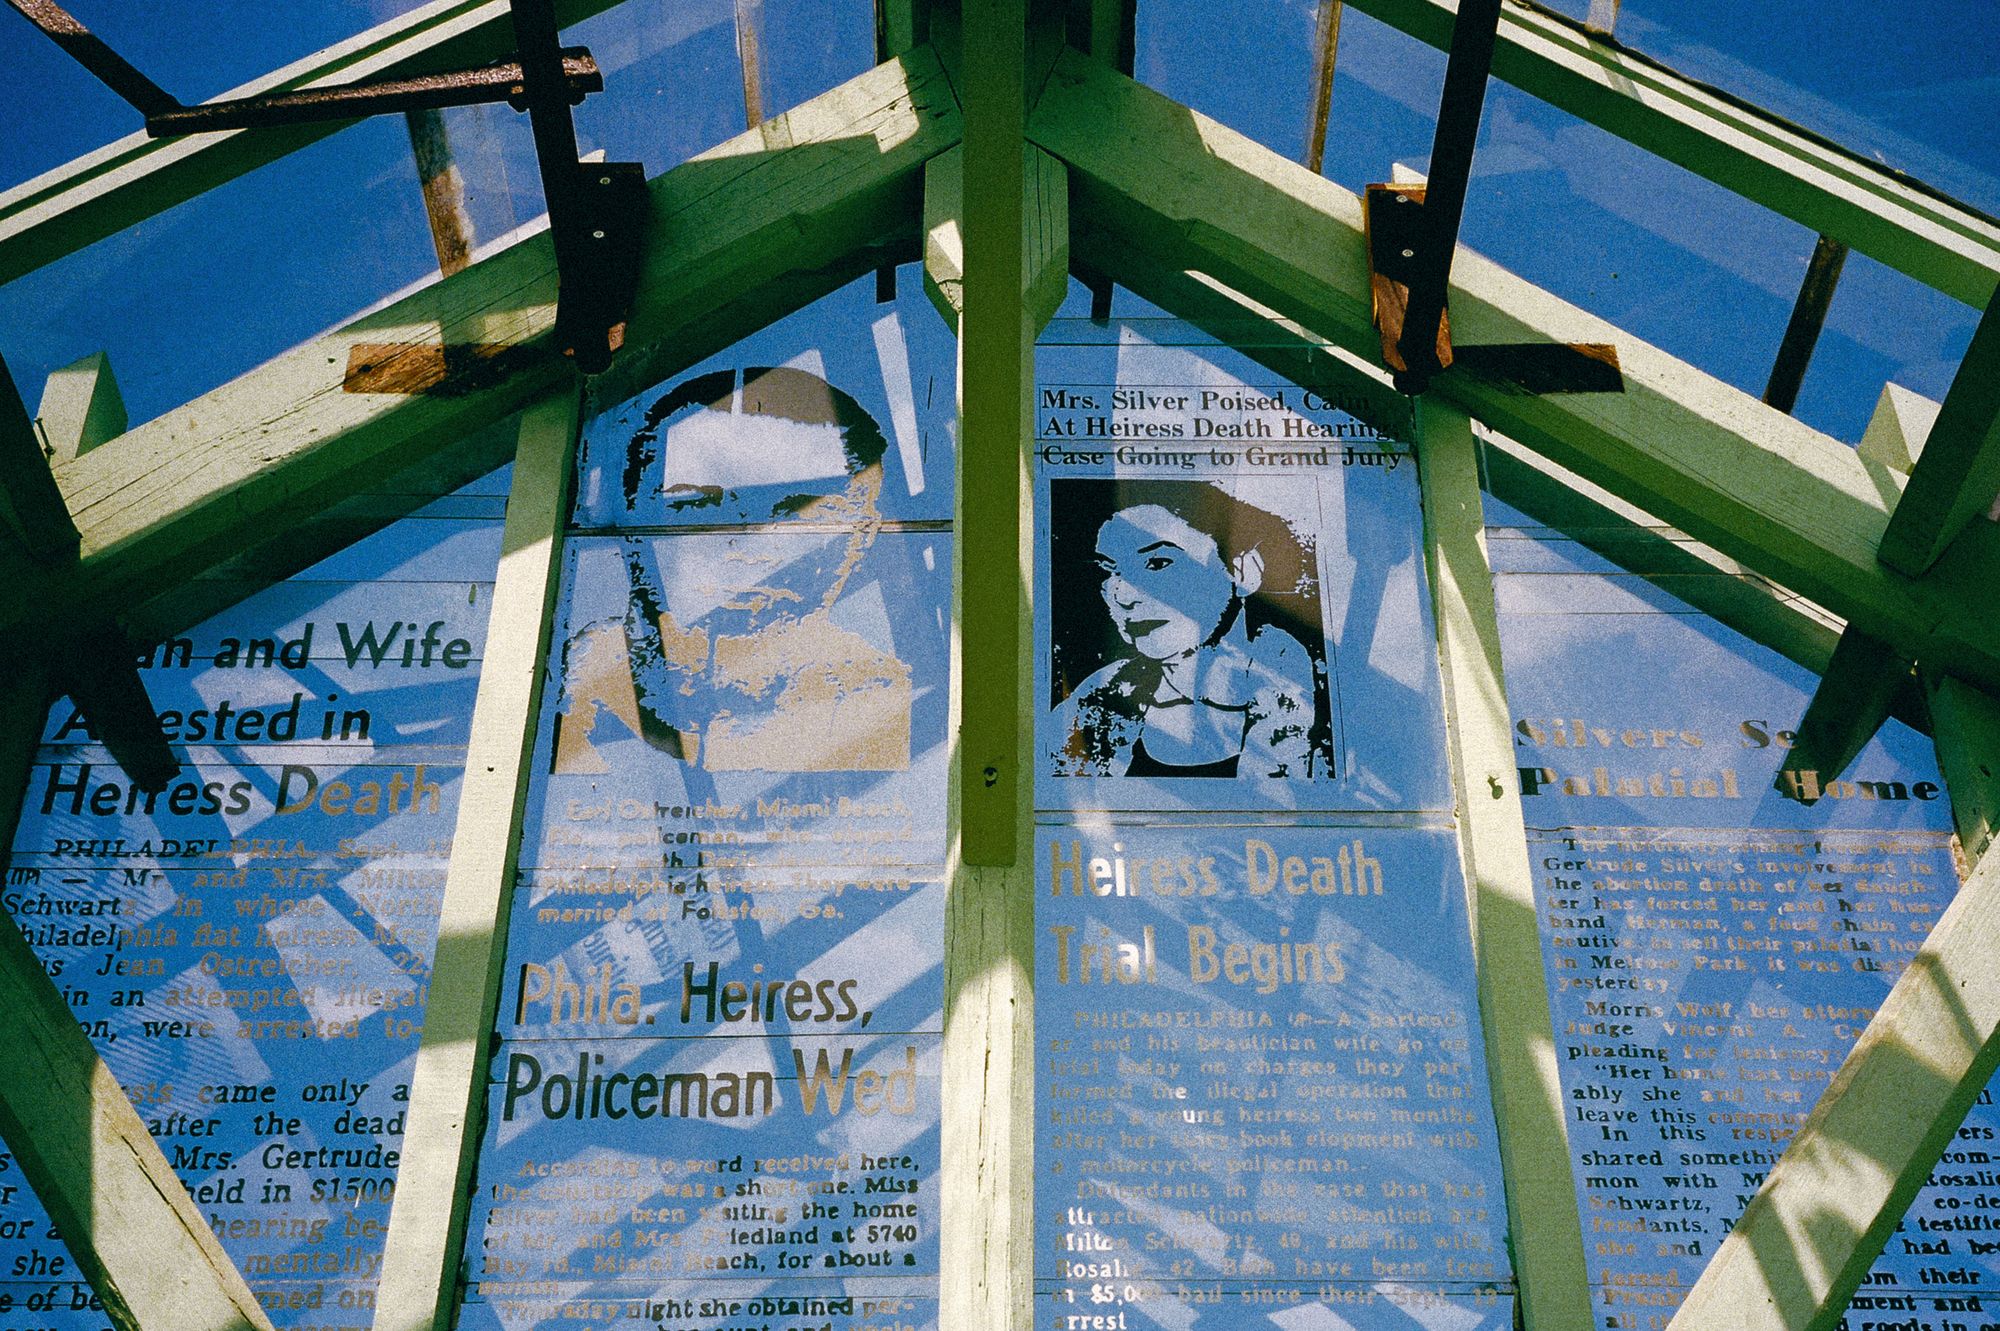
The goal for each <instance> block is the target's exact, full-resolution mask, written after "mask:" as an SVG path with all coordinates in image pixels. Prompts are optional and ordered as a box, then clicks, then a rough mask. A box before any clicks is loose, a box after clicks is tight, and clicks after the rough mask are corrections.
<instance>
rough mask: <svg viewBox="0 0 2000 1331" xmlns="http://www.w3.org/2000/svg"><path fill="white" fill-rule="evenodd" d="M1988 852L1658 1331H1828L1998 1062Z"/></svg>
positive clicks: (1994, 861)
mask: <svg viewBox="0 0 2000 1331" xmlns="http://www.w3.org/2000/svg"><path fill="white" fill-rule="evenodd" d="M1996 954H2000V856H1994V855H1988V856H1986V857H1984V858H1983V859H1981V860H1980V862H1979V865H1978V867H1977V868H1975V869H1974V870H1973V872H1972V876H1971V877H1970V878H1969V879H1967V880H1966V882H1965V884H1964V885H1963V886H1962V887H1960V888H1959V890H1958V896H1957V897H1956V898H1955V899H1954V900H1953V901H1952V903H1951V905H1950V906H1948V907H1947V908H1946V909H1945V912H1944V914H1943V915H1942V916H1940V917H1939V919H1938V922H1937V924H1936V926H1935V927H1933V928H1932V930H1931V933H1930V937H1929V938H1928V939H1926V940H1925V942H1924V946H1923V950H1922V951H1920V952H1919V953H1918V954H1917V955H1916V957H1915V958H1914V959H1913V960H1912V961H1911V963H1910V967H1909V969H1908V970H1906V971H1905V972H1904V973H1903V974H1902V975H1901V976H1900V977H1899V978H1898V979H1897V981H1896V984H1895V987H1894V988H1893V989H1891V990H1890V991H1889V996H1888V997H1887V998H1886V999H1884V1000H1883V1003H1882V1006H1881V1007H1880V1008H1879V1009H1877V1011H1876V1013H1875V1017H1874V1019H1873V1020H1872V1021H1870V1022H1869V1023H1868V1027H1867V1029H1866V1030H1864V1031H1863V1032H1862V1033H1861V1038H1860V1039H1859V1040H1858V1041H1856V1042H1855V1045H1854V1048H1853V1049H1852V1050H1850V1051H1849V1053H1848V1055H1847V1058H1846V1061H1844V1062H1843V1063H1842V1064H1841V1065H1840V1070H1839V1071H1838V1072H1836V1073H1835V1074H1834V1077H1833V1080H1832V1081H1831V1082H1829V1083H1828V1084H1827V1088H1826V1091H1825V1093H1824V1094H1822V1095H1821V1096H1820V1099H1819V1102H1818V1103H1817V1104H1816V1105H1814V1106H1813V1110H1812V1112H1811V1113H1810V1114H1809V1115H1807V1117H1806V1121H1805V1123H1804V1124H1803V1125H1802V1126H1801V1127H1800V1128H1799V1131H1798V1135H1797V1136H1795V1137H1793V1138H1792V1140H1791V1142H1790V1144H1789V1145H1787V1146H1786V1147H1785V1153H1784V1155H1783V1156H1781V1157H1779V1159H1778V1162H1777V1164H1776V1165H1774V1166H1772V1169H1771V1172H1770V1174H1769V1176H1768V1177H1767V1178H1766V1179H1765V1180H1764V1186H1763V1187H1762V1188H1760V1189H1758V1192H1757V1195H1756V1197H1755V1198H1753V1199H1752V1200H1751V1202H1750V1205H1749V1206H1748V1207H1746V1208H1745V1209H1744V1212H1743V1217H1742V1219H1740V1220H1738V1221H1737V1222H1736V1227H1735V1228H1734V1229H1733V1230H1731V1231H1730V1234H1729V1237H1728V1238H1726V1239H1724V1240H1723V1242H1722V1245H1721V1246H1720V1247H1719V1248H1718V1249H1717V1250H1716V1253H1715V1256H1714V1257H1713V1258H1712V1259H1710V1261H1709V1264H1708V1267H1707V1268H1706V1269H1705V1270H1704V1271H1703V1272H1702V1275H1701V1279H1700V1280H1698V1281H1696V1282H1695V1286H1694V1288H1693V1289H1692V1290H1691V1291H1689V1293H1688V1297H1687V1300H1686V1302H1684V1303H1682V1304H1681V1307H1680V1311H1679V1312H1677V1313H1676V1314H1675V1315H1674V1319H1673V1321H1672V1323H1670V1331H1709V1329H1710V1328H1716V1327H1728V1328H1730V1329H1731V1331H1832V1329H1833V1328H1835V1327H1837V1326H1839V1325H1840V1324H1841V1319H1842V1316H1843V1314H1844V1312H1845V1310H1846V1308H1847V1301H1848V1299H1850V1298H1851V1297H1852V1296H1853V1294H1854V1292H1855V1290H1856V1289H1857V1288H1858V1287H1859V1286H1860V1284H1861V1281H1862V1280H1863V1278H1864V1277H1866V1275H1867V1273H1868V1268H1869V1267H1870V1266H1872V1265H1873V1264H1874V1262H1875V1259H1876V1258H1877V1257H1878V1256H1879V1255H1880V1254H1881V1251H1882V1246H1883V1244H1884V1243H1885V1242H1886V1241H1887V1240H1888V1238H1889V1237H1890V1235H1891V1234H1893V1233H1894V1232H1895V1229H1896V1226H1897V1224H1898V1222H1900V1221H1901V1220H1902V1218H1903V1213H1904V1212H1905V1211H1906V1210H1907V1209H1908V1208H1909V1205H1910V1202H1911V1199H1913V1198H1914V1197H1915V1196H1916V1195H1917V1190H1918V1189H1919V1188H1921V1187H1922V1186H1923V1185H1924V1181H1925V1180H1926V1179H1927V1178H1929V1177H1930V1173H1931V1170H1932V1169H1933V1168H1935V1167H1936V1165H1937V1162H1938V1157H1939V1156H1940V1155H1941V1154H1942V1153H1943V1152H1944V1150H1945V1148H1946V1147H1947V1146H1949V1145H1950V1144H1951V1142H1952V1139H1953V1137H1954V1135H1955V1134H1956V1133H1957V1131H1958V1126H1959V1123H1960V1121H1961V1120H1963V1119H1964V1117H1965V1114H1966V1111H1967V1110H1968V1109H1970V1108H1971V1106H1972V1102H1973V1100H1974V1099H1975V1098H1976V1097H1977V1096H1978V1094H1979V1092H1980V1091H1982V1090H1984V1089H1985V1088H1986V1084H1987V1081H1988V1080H1989V1079H1990V1078H1991V1077H1992V1075H1993V1072H1994V1069H1995V1067H1996V1065H2000V1038H1996V1031H2000V967H1996V966H1994V964H1993V958H1994V956H1995V955H1996Z"/></svg>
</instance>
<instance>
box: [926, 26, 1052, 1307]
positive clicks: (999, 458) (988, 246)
mask: <svg viewBox="0 0 2000 1331" xmlns="http://www.w3.org/2000/svg"><path fill="white" fill-rule="evenodd" d="M1028 10H1029V5H1028V3H1027V0H965V3H964V4H963V6H962V19H963V25H964V26H963V32H962V41H963V44H964V45H963V49H964V51H965V52H967V53H976V56H975V57H974V58H971V59H967V60H966V61H965V62H964V65H963V74H962V75H961V80H962V81H961V83H960V88H961V90H962V94H963V99H964V105H965V190H964V217H965V222H964V245H965V267H964V290H963V294H964V307H963V308H964V317H963V318H962V319H961V320H960V333H959V375H958V389H959V445H958V483H957V486H956V488H955V491H954V498H953V515H954V518H955V520H956V536H955V539H954V540H953V543H952V583H953V588H952V590H953V596H952V606H953V617H954V621H955V627H956V630H957V631H956V632H954V633H953V634H952V682H953V688H952V696H951V705H952V709H953V721H954V722H955V724H954V726H953V733H954V735H955V737H956V745H957V753H956V754H955V755H954V761H953V762H952V764H951V776H950V796H951V805H950V807H951V814H952V823H951V826H952V829H953V832H954V836H953V838H952V841H951V857H952V862H951V865H950V874H951V879H950V887H949V892H948V895H947V897H946V904H945V974H944V981H945V1043H944V1067H943V1098H944V1103H943V1118H942V1122H941V1125H940V1129H939V1140H940V1143H941V1146H942V1151H943V1165H942V1171H941V1182H940V1190H941V1191H942V1193H943V1213H942V1223H941V1227H940V1230H939V1235H938V1255H939V1262H940V1269H941V1270H942V1272H943V1275H944V1279H943V1281H942V1283H941V1288H940V1290H939V1295H940V1300H939V1307H938V1324H939V1325H940V1326H948V1327H992V1328H1001V1327H1028V1326H1032V1325H1033V1324H1034V1320H1035V1319H1034V1315H1033V1309H1032V1285H1031V1283H1030V1273H1031V1272H1032V1270H1033V1267H1034V1232H1035V1215H1034V1207H1033V1201H1034V1174H1033V1157H1034V1132H1035V1126H1034V1092H1033V1086H1034V1077H1033V1068H1034V960H1033V943H1034V937H1033V930H1034V900H1035V893H1034V870H1033V863H1032V855H1031V853H1030V850H1031V847H1032V846H1033V844H1034V843H1033V827H1032V822H1031V817H1030V812H1031V809H1032V799H1033V789H1034V783H1033V767H1032V763H1031V755H1032V754H1033V753H1034V727H1033V720H1032V718H1033V717H1034V715H1035V709H1034V707H1033V706H1032V695H1033V690H1032V686H1031V681H1032V679H1033V672H1032V671H1030V670H1029V669H1027V668H1026V661H1025V647H1026V645H1027V644H1028V643H1030V642H1032V641H1033V633H1032V628H1031V624H1032V619H1031V616H1032V613H1033V604H1034V601H1033V588H1032V583H1031V582H1030V580H1029V577H1028V571H1029V570H1030V569H1032V568H1033V566H1034V565H1033V553H1032V543H1031V541H1032V538H1031V535H1030V533H1031V531H1032V526H1033V524H1032V523H1031V522H1030V521H1029V520H1028V518H1029V514H1030V513H1031V511H1032V509H1031V505H1032V503H1033V499H1032V495H1031V494H1029V493H1028V490H1027V486H1028V477H1029V474H1030V472H1029V467H1028V465H1027V452H1028V449H1029V447H1030V446H1031V439H1032V435H1033V421H1034V414H1033V411H1032V409H1031V401H1032V393H1033V389H1034V374H1035V361H1034V343H1035V328H1034V324H1033V321H1032V319H1031V317H1030V315H1029V313H1028V306H1027V304H1026V302H1025V300H1024V298H1023V297H1024V292H1025V291H1026V272H1027V270H1026V268H1025V267H1024V258H1025V253H1026V251H1025V247H1024V245H1023V236H1024V234H1025V233H1026V231H1027V228H1028V225H1029V218H1030V212H1029V200H1030V194H1029V187H1028V181H1027V172H1026V164H1027V161H1028V158H1027V156H1026V154H1024V153H1023V151H1022V146H1023V145H1022V127H1023V122H1024V120H1025V118H1026V113H1027V105H1028V84H1029V76H1028V70H1029V63H1028V62H1029V53H1028V41H1029V28H1030V24H1029V22H1028Z"/></svg>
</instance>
